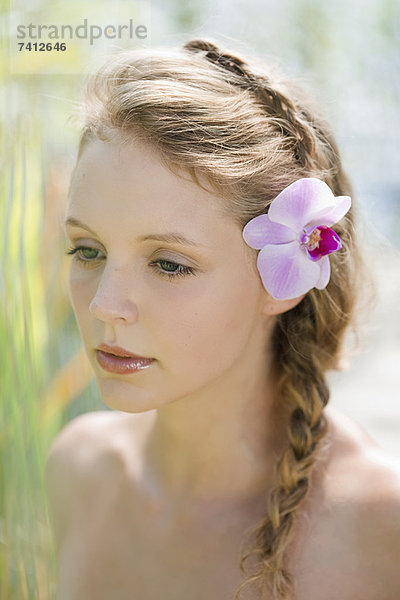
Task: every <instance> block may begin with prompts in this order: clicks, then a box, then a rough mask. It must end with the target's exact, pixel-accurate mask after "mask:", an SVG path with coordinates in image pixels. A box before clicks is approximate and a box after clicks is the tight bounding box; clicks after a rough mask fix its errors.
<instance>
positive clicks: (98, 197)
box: [46, 139, 400, 600]
mask: <svg viewBox="0 0 400 600" xmlns="http://www.w3.org/2000/svg"><path fill="white" fill-rule="evenodd" d="M221 208H222V200H221V199H220V198H218V197H217V196H216V195H215V193H213V192H212V191H210V192H207V191H205V190H202V189H201V188H200V187H199V186H197V185H196V184H195V183H194V182H193V181H191V180H190V179H189V177H188V175H186V176H185V175H184V174H183V173H182V176H181V177H178V176H177V175H176V174H174V173H172V172H170V171H169V170H168V169H167V167H166V166H165V165H163V164H162V163H161V162H160V161H159V158H158V156H157V154H156V152H155V151H154V150H153V149H152V148H151V147H150V146H148V145H146V144H144V143H143V142H138V141H135V140H132V144H130V145H128V146H126V145H125V146H121V145H120V144H119V143H118V139H116V140H115V141H114V142H113V143H111V142H109V143H105V142H100V141H96V142H91V143H90V144H89V145H88V146H86V147H85V149H84V151H83V154H82V156H81V158H80V160H79V162H78V165H77V167H76V169H75V171H74V174H73V178H72V182H71V188H70V194H69V202H68V206H67V210H66V220H68V219H69V218H73V219H75V220H79V221H80V222H81V226H77V225H76V224H67V225H66V227H65V231H66V234H67V236H68V238H69V240H70V242H71V245H72V246H84V247H86V248H91V249H93V250H94V251H93V250H92V251H87V252H86V253H85V254H83V255H82V253H81V256H83V257H84V258H88V257H89V258H90V260H91V261H92V262H91V264H90V265H88V266H87V267H86V266H82V263H80V262H79V261H78V260H77V259H76V255H75V256H74V258H72V262H71V268H70V278H69V286H70V295H71V301H72V305H73V308H74V312H75V315H76V319H77V322H78V326H79V330H80V333H81V337H82V340H83V343H84V346H85V349H86V352H87V355H88V358H89V360H90V362H91V365H92V367H93V370H94V374H95V377H96V382H97V385H98V388H99V392H100V395H101V397H102V398H103V400H104V402H105V403H106V404H107V405H108V406H109V407H110V408H111V409H114V410H113V411H112V412H109V411H100V412H99V413H95V414H86V415H82V416H81V417H79V418H77V419H75V420H74V421H72V422H71V423H70V424H69V425H68V426H67V427H66V428H64V430H63V431H62V432H61V433H60V434H59V436H58V437H57V438H56V440H55V442H54V444H53V447H52V449H51V451H50V454H49V458H48V462H47V468H46V481H47V489H48V495H49V503H50V510H51V515H52V522H53V526H54V535H55V540H56V544H57V549H58V558H59V567H58V586H57V587H58V596H57V600H67V599H69V598H74V600H91V599H92V598H93V599H96V600H103V599H104V600H106V599H109V598H113V600H130V599H136V598H138V599H139V598H146V600H155V599H156V598H157V599H159V598H161V597H162V598H163V600H169V599H171V600H172V599H174V600H183V599H184V598H185V600H186V598H190V599H191V600H192V599H193V600H206V599H207V600H208V599H209V598H218V599H221V600H224V599H226V600H233V593H234V591H235V589H236V587H237V585H238V584H239V583H240V581H241V580H242V576H241V574H240V571H239V566H238V565H239V558H240V553H239V547H240V543H241V539H242V536H243V533H244V532H245V530H246V529H247V528H248V527H250V526H251V525H254V524H255V522H256V521H258V520H259V519H260V518H261V517H262V516H264V514H265V509H264V507H265V502H266V498H267V497H268V492H269V490H270V489H271V486H272V484H273V479H272V470H273V466H274V463H275V460H276V458H277V457H278V456H279V455H280V453H281V451H282V449H283V444H284V439H285V437H284V432H285V416H286V415H284V414H283V411H282V409H281V408H280V406H279V403H278V402H277V401H276V399H275V396H274V377H273V373H272V371H271V348H270V336H271V331H272V327H273V325H274V322H275V320H276V317H277V315H279V314H280V313H283V312H285V311H287V310H290V309H291V308H293V307H294V306H295V305H296V304H297V303H298V302H300V301H301V300H302V297H300V298H296V299H293V300H285V301H282V300H281V301H278V300H275V299H273V298H272V297H271V296H270V295H269V294H268V293H267V292H266V290H265V289H264V287H263V285H262V282H261V279H260V277H259V275H258V272H257V270H256V267H255V258H256V251H254V250H252V249H250V248H249V247H248V246H247V245H246V244H245V242H244V240H243V238H242V234H241V229H240V228H239V226H238V225H237V224H236V223H234V222H233V221H230V220H229V219H228V218H227V217H226V215H224V213H223V211H222V209H221ZM89 229H90V230H91V231H89ZM170 232H175V233H179V234H181V235H183V236H185V237H187V238H189V239H191V240H192V241H194V242H196V243H197V246H194V245H183V244H178V243H176V242H174V243H171V242H168V243H166V242H165V241H163V242H160V241H155V240H146V241H140V240H139V238H141V237H142V236H147V235H151V234H166V233H170ZM96 250H97V251H98V253H97V254H96V252H95V251H96ZM157 261H161V262H159V263H158V262H157ZM171 263H174V264H175V265H176V264H180V265H183V266H185V267H190V268H192V269H193V271H194V273H193V274H185V275H182V276H180V275H176V276H175V279H172V278H171V279H170V278H169V277H167V276H166V275H165V274H161V273H160V272H161V271H163V270H164V271H167V272H168V271H169V272H171ZM102 342H105V343H108V344H112V345H119V346H122V347H123V348H126V349H128V350H130V351H131V352H134V353H136V354H139V355H142V356H147V357H152V358H154V359H155V361H154V362H153V363H152V365H151V366H150V367H149V368H148V369H144V370H143V371H139V372H137V373H133V374H130V375H116V374H111V373H109V372H106V371H104V370H103V369H102V367H101V366H100V365H99V363H98V362H97V359H96V348H97V347H98V345H99V344H101V343H102ZM326 415H327V418H328V423H329V426H330V427H329V432H328V435H327V438H326V447H325V448H324V449H323V450H321V453H320V455H319V460H318V463H317V467H316V469H315V472H314V474H313V478H312V488H311V492H310V494H309V496H308V498H307V499H306V502H305V503H304V505H302V508H301V511H299V520H298V524H297V526H296V527H297V528H296V535H295V539H294V542H293V544H292V546H291V548H290V553H289V554H288V556H289V559H290V560H289V562H290V568H291V571H292V573H293V574H294V576H295V579H296V583H297V587H298V594H297V600H333V599H336V598H341V600H357V599H358V598H360V599H361V598H362V599H363V600H396V599H398V598H399V597H400V575H399V569H398V564H399V559H400V526H399V517H400V469H399V466H398V464H397V463H396V461H395V460H394V459H391V458H390V457H389V456H387V455H386V453H385V452H384V450H382V449H381V448H380V447H379V446H377V445H376V444H375V442H374V441H373V440H372V439H371V438H370V437H369V436H368V434H367V433H366V432H364V431H363V430H362V429H361V428H360V427H359V426H358V425H357V424H356V423H354V422H353V421H351V420H350V419H348V418H347V417H344V415H342V414H341V413H339V412H338V411H336V410H333V409H331V408H329V407H328V408H327V409H326ZM372 482H373V483H372ZM246 598H248V599H250V600H251V599H253V598H254V600H255V598H256V596H252V595H251V594H250V588H249V591H248V592H247V595H246V592H244V593H243V599H244V600H246Z"/></svg>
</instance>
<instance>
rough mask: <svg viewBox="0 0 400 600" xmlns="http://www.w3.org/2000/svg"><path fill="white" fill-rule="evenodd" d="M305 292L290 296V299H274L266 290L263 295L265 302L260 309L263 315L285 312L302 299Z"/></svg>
mask: <svg viewBox="0 0 400 600" xmlns="http://www.w3.org/2000/svg"><path fill="white" fill-rule="evenodd" d="M305 295H306V294H303V295H302V296H298V297H297V298H291V299H290V300H276V299H275V298H273V297H272V296H271V295H270V294H268V292H266V295H265V302H264V306H263V309H262V314H263V315H268V316H271V315H281V314H282V313H284V312H287V311H288V310H290V309H291V308H294V307H295V306H297V305H298V304H300V302H301V301H302V300H303V298H304V297H305Z"/></svg>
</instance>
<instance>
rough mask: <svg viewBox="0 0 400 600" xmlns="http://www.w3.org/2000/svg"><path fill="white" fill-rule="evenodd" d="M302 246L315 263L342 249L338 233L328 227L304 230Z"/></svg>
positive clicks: (322, 226)
mask: <svg viewBox="0 0 400 600" xmlns="http://www.w3.org/2000/svg"><path fill="white" fill-rule="evenodd" d="M300 244H301V246H303V247H304V248H305V250H306V252H307V253H308V257H309V258H310V259H311V260H313V261H316V260H319V259H320V258H322V257H323V256H326V255H327V254H331V252H336V250H339V248H341V247H342V242H341V240H340V237H339V236H338V234H337V233H336V231H333V229H331V228H330V227H327V225H319V226H318V227H309V228H308V229H303V232H302V234H301V235H300Z"/></svg>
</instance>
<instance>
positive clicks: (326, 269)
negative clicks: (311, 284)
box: [315, 256, 331, 290]
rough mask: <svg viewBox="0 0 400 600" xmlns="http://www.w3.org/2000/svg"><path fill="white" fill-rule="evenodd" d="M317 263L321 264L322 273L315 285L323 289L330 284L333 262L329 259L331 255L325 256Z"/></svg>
mask: <svg viewBox="0 0 400 600" xmlns="http://www.w3.org/2000/svg"><path fill="white" fill-rule="evenodd" d="M316 264H317V265H319V266H320V268H321V274H320V277H319V279H318V281H317V283H316V284H315V287H316V288H318V289H319V290H323V289H324V288H325V287H326V286H327V285H328V282H329V279H330V276H331V263H330V261H329V256H323V257H322V258H321V259H320V260H319V261H318V262H317V263H316Z"/></svg>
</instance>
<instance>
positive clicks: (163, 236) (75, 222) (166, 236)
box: [64, 217, 205, 247]
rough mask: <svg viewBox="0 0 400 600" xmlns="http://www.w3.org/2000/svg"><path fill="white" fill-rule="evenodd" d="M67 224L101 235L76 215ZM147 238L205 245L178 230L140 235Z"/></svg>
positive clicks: (145, 239) (170, 242)
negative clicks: (76, 217)
mask: <svg viewBox="0 0 400 600" xmlns="http://www.w3.org/2000/svg"><path fill="white" fill-rule="evenodd" d="M66 225H71V226H73V227H80V228H81V229H86V231H89V232H90V233H92V234H93V235H95V236H96V237H99V236H98V235H97V233H96V232H95V231H93V229H91V228H90V227H88V226H87V225H85V223H82V221H79V219H75V217H68V219H66V221H65V223H64V227H65V226H66ZM147 240H156V241H159V242H165V243H167V244H184V245H186V246H195V247H205V245H204V244H200V243H199V242H195V241H194V240H189V239H188V238H186V237H185V236H184V235H182V234H181V233H177V232H173V231H171V232H168V233H150V234H148V235H142V236H140V237H138V241H139V242H145V241H147Z"/></svg>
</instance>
